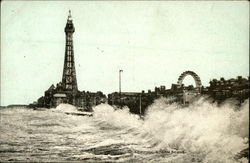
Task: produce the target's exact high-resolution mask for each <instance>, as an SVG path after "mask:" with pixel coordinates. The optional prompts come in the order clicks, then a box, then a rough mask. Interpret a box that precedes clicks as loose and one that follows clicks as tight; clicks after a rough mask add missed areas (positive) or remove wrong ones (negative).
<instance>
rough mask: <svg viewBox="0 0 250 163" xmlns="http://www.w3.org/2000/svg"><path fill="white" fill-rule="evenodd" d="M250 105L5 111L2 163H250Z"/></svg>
mask: <svg viewBox="0 0 250 163" xmlns="http://www.w3.org/2000/svg"><path fill="white" fill-rule="evenodd" d="M248 106H249V101H248V100H247V101H245V103H243V104H242V105H241V106H240V107H239V106H238V105H236V103H235V102H234V101H227V102H225V103H224V104H220V105H218V104H216V103H212V102H210V101H208V100H206V99H204V98H200V99H198V100H197V101H195V102H194V103H192V104H190V105H189V106H188V107H182V106H180V105H178V104H175V103H174V104H169V99H166V98H160V99H157V100H155V102H154V103H153V104H152V105H151V106H149V107H148V109H147V111H146V114H145V115H144V117H140V116H138V115H135V114H131V113H130V112H129V108H127V107H124V108H123V109H117V108H115V107H113V106H110V105H108V104H101V105H98V106H96V107H95V108H93V110H94V112H93V116H92V117H89V116H76V115H78V113H79V112H80V111H78V109H77V108H76V107H74V106H71V105H68V104H62V105H59V106H58V107H57V108H54V109H38V110H30V109H25V108H12V109H11V108H8V109H0V116H1V125H0V161H25V162H29V161H31V162H41V161H55V162H62V161H63V162H65V161H83V160H84V161H90V162H95V161H97V162H164V163H165V162H178V163H186V162H204V163H206V162H209V163H214V162H216V163H217V162H218V163H220V162H221V163H224V162H227V163H230V162H248V156H247V155H246V150H245V149H248V148H249V134H248V133H249V128H248V127H249V108H248ZM65 113H66V114H65ZM67 113H74V114H67ZM242 151H245V153H243V154H240V155H239V153H242Z"/></svg>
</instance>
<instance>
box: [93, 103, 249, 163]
mask: <svg viewBox="0 0 250 163" xmlns="http://www.w3.org/2000/svg"><path fill="white" fill-rule="evenodd" d="M248 106H249V101H248V100H247V101H245V103H243V104H242V105H241V107H238V106H237V105H234V104H233V102H231V103H230V102H229V101H228V102H226V103H224V104H223V105H220V106H219V105H218V104H216V103H211V102H209V101H207V100H205V99H204V98H200V99H199V100H197V101H195V102H194V103H193V104H191V105H189V106H188V107H181V106H180V105H178V104H168V99H166V98H160V99H158V100H156V101H155V102H154V103H153V104H152V105H151V106H150V107H149V108H148V110H147V113H146V115H145V117H144V120H142V119H140V118H139V116H137V115H134V114H130V113H129V109H128V108H123V109H122V110H116V109H115V108H114V107H112V106H109V105H107V104H102V105H99V106H97V107H95V108H94V118H95V119H97V120H98V121H99V125H101V126H106V127H107V126H109V127H110V126H112V127H116V128H120V129H123V130H127V131H128V132H131V133H134V134H135V137H134V139H144V140H145V139H147V141H148V142H146V143H149V144H150V145H151V146H150V147H151V148H152V150H158V151H163V150H167V151H169V150H175V151H179V152H180V151H183V153H185V155H186V156H188V157H189V159H191V160H190V161H192V162H195V161H198V162H200V161H202V162H236V161H237V160H236V159H235V156H236V155H237V154H238V153H239V152H241V151H242V150H245V149H247V148H249V140H248V138H249V134H248V133H249V128H248V127H249V109H248ZM190 157H191V158H190ZM185 159H187V158H185ZM185 159H184V157H183V160H182V159H180V158H179V159H178V161H177V162H185ZM181 160H182V161H181ZM165 161H168V160H165ZM171 161H173V160H171ZM186 161H187V160H186ZM238 161H239V160H238ZM241 162H248V160H247V158H241Z"/></svg>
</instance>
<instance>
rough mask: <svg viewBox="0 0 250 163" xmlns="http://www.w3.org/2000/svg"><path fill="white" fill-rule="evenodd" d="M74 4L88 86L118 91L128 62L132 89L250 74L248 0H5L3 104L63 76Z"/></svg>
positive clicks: (83, 81)
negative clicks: (196, 77) (195, 76)
mask: <svg viewBox="0 0 250 163" xmlns="http://www.w3.org/2000/svg"><path fill="white" fill-rule="evenodd" d="M69 9H70V10H71V13H72V18H73V23H74V26H75V33H74V38H73V41H74V55H75V66H76V75H77V82H78V89H79V90H81V91H83V90H85V91H92V92H96V91H102V92H104V93H105V94H108V93H111V92H115V91H118V89H119V70H120V69H122V70H123V73H122V91H126V92H137V91H138V92H140V91H142V90H145V91H147V90H148V89H151V90H154V87H155V86H157V87H159V86H161V85H165V86H166V88H170V87H171V84H173V83H177V79H178V77H179V76H180V74H181V73H182V72H184V71H187V70H191V71H194V72H195V73H197V74H198V75H199V77H200V78H201V82H202V84H203V85H204V86H208V85H209V81H210V80H211V79H213V78H217V79H219V78H220V77H224V78H225V79H230V78H235V77H237V76H243V77H247V76H249V3H248V2H247V1H227V2H224V1H219V2H215V1H181V2H180V1H178V2H177V1H2V3H1V101H0V105H2V106H5V105H9V104H28V103H32V102H33V101H36V100H37V99H38V98H39V97H41V96H43V95H44V91H45V90H47V89H48V88H49V87H50V86H51V85H52V84H56V83H58V82H60V81H61V80H62V72H63V61H64V51H65V33H64V27H65V25H66V21H67V16H68V11H69ZM183 83H184V84H185V85H189V84H194V80H193V79H192V77H191V76H187V77H186V78H185V79H184V81H183Z"/></svg>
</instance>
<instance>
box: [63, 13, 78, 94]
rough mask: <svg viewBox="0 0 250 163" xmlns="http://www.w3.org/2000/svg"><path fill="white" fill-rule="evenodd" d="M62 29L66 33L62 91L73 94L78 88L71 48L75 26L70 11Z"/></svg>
mask: <svg viewBox="0 0 250 163" xmlns="http://www.w3.org/2000/svg"><path fill="white" fill-rule="evenodd" d="M64 31H65V34H66V44H65V58H64V68H63V76H62V87H63V89H64V91H66V92H68V93H73V94H74V93H76V92H77V91H78V88H77V80H76V70H75V62H74V50H73V33H74V32H75V27H74V25H73V20H72V17H71V13H70V11H69V16H68V19H67V24H66V27H65V28H64Z"/></svg>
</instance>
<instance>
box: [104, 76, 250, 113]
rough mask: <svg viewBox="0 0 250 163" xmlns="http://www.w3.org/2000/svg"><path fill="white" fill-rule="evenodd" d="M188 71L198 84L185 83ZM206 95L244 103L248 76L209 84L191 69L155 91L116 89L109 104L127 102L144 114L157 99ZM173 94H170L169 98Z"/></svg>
mask: <svg viewBox="0 0 250 163" xmlns="http://www.w3.org/2000/svg"><path fill="white" fill-rule="evenodd" d="M186 75H191V76H193V77H194V80H195V81H196V82H195V83H196V87H194V86H193V85H189V86H184V85H183V84H182V80H183V79H184V77H185V76H186ZM203 95H206V96H208V97H210V98H212V99H214V101H217V102H222V101H224V100H226V99H228V98H234V99H236V100H238V101H239V102H240V103H242V102H243V101H244V100H246V99H247V98H249V77H248V79H246V78H242V77H241V76H239V77H238V78H237V79H229V80H225V79H224V78H221V79H220V80H217V79H213V80H212V81H210V86H208V87H204V86H202V85H201V81H200V78H199V76H198V75H197V74H195V73H194V72H192V71H185V72H184V73H182V74H181V76H180V77H179V78H178V82H177V84H172V86H171V88H170V89H166V87H165V86H160V87H155V90H154V91H151V90H148V92H147V93H145V92H144V91H142V92H121V93H118V92H114V93H111V94H109V95H108V104H110V105H116V106H118V107H121V106H128V107H129V109H130V112H132V113H135V114H144V113H145V110H146V108H147V107H148V106H149V105H151V104H152V103H153V102H154V100H155V99H158V98H160V97H168V98H169V100H168V102H169V103H179V104H182V105H183V106H186V105H188V104H190V103H192V102H193V101H194V100H195V99H197V98H198V97H201V96H203ZM170 97H171V98H170Z"/></svg>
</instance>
